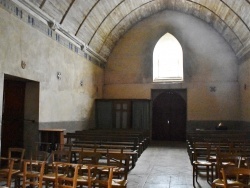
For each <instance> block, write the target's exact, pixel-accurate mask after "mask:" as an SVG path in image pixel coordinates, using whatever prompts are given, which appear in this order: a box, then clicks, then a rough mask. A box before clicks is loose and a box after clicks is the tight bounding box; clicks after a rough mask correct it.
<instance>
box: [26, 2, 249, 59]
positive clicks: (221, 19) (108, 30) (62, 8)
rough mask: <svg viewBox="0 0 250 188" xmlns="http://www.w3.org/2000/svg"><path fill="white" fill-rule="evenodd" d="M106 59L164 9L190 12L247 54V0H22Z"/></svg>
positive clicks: (237, 51)
mask: <svg viewBox="0 0 250 188" xmlns="http://www.w3.org/2000/svg"><path fill="white" fill-rule="evenodd" d="M25 1H26V2H27V3H29V4H31V5H32V6H35V7H37V8H38V9H39V10H42V11H43V12H44V13H45V14H47V15H48V16H50V17H51V18H52V19H54V21H55V23H56V24H58V25H59V26H60V27H61V28H63V29H64V30H65V31H67V32H68V33H70V34H71V35H73V36H75V37H77V38H78V39H80V41H83V42H84V44H86V45H87V46H89V47H90V48H91V49H93V50H94V51H95V52H97V53H98V54H99V55H100V56H102V57H103V58H104V59H106V60H107V59H108V57H109V55H110V53H111V51H112V49H113V47H114V46H115V44H116V42H117V41H118V40H119V38H120V37H121V36H122V35H123V34H124V33H125V32H126V31H127V30H128V29H130V28H131V27H132V26H133V25H135V24H136V23H138V22H139V21H141V20H143V19H145V18H147V17H149V16H151V15H153V14H155V13H157V12H159V11H162V10H165V9H168V10H175V11H180V12H183V13H186V14H191V15H193V16H195V17H198V18H200V19H202V20H204V21H205V22H207V23H208V24H209V25H211V27H213V28H214V29H215V30H217V31H218V32H219V33H220V34H221V35H222V36H223V37H224V38H225V40H226V41H228V43H229V44H230V46H231V47H232V49H233V50H234V52H235V54H236V56H237V57H238V58H239V59H244V58H246V57H249V56H250V55H249V54H250V0H25Z"/></svg>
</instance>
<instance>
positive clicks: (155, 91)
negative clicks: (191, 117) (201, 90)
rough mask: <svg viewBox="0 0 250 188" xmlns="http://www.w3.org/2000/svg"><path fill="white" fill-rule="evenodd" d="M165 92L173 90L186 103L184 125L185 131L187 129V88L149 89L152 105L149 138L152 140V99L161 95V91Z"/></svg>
mask: <svg viewBox="0 0 250 188" xmlns="http://www.w3.org/2000/svg"><path fill="white" fill-rule="evenodd" d="M165 92H173V93H176V94H178V95H179V96H180V97H181V98H182V99H183V100H184V101H185V103H186V125H185V132H186V131H187V127H186V126H187V109H188V108H187V89H151V100H152V105H151V131H150V132H151V133H150V136H151V140H152V133H153V103H154V100H155V99H156V98H157V97H158V96H159V95H161V94H162V93H165Z"/></svg>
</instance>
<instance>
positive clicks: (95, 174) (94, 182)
mask: <svg viewBox="0 0 250 188" xmlns="http://www.w3.org/2000/svg"><path fill="white" fill-rule="evenodd" d="M102 169H106V170H107V172H108V173H107V175H106V176H99V175H100V174H99V171H100V170H102ZM113 169H114V166H107V165H88V176H87V183H88V187H89V188H91V187H106V188H112V187H113V186H112V179H113ZM84 179H85V180H84V181H86V178H84ZM78 181H82V180H81V179H80V178H78Z"/></svg>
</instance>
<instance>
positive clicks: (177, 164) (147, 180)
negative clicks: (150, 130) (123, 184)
mask: <svg viewBox="0 0 250 188" xmlns="http://www.w3.org/2000/svg"><path fill="white" fill-rule="evenodd" d="M198 182H199V184H196V187H197V188H210V187H211V186H210V185H209V184H208V183H207V181H206V180H205V179H204V177H199V179H198ZM192 187H193V184H192V166H191V163H190V160H189V157H188V154H187V149H186V144H185V143H184V142H166V141H162V142H152V143H151V144H150V146H149V147H148V148H147V149H146V150H145V151H144V152H143V153H142V155H141V156H140V158H139V159H138V161H137V163H136V166H135V168H134V169H132V170H131V171H130V173H129V176H128V186H127V188H192Z"/></svg>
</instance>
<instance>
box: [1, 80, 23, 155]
mask: <svg viewBox="0 0 250 188" xmlns="http://www.w3.org/2000/svg"><path fill="white" fill-rule="evenodd" d="M24 96H25V82H21V81H14V80H4V96H3V114H2V132H1V133H2V139H1V147H2V148H1V156H7V153H8V148H9V147H23V126H24V125H23V123H24V122H23V120H24Z"/></svg>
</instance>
